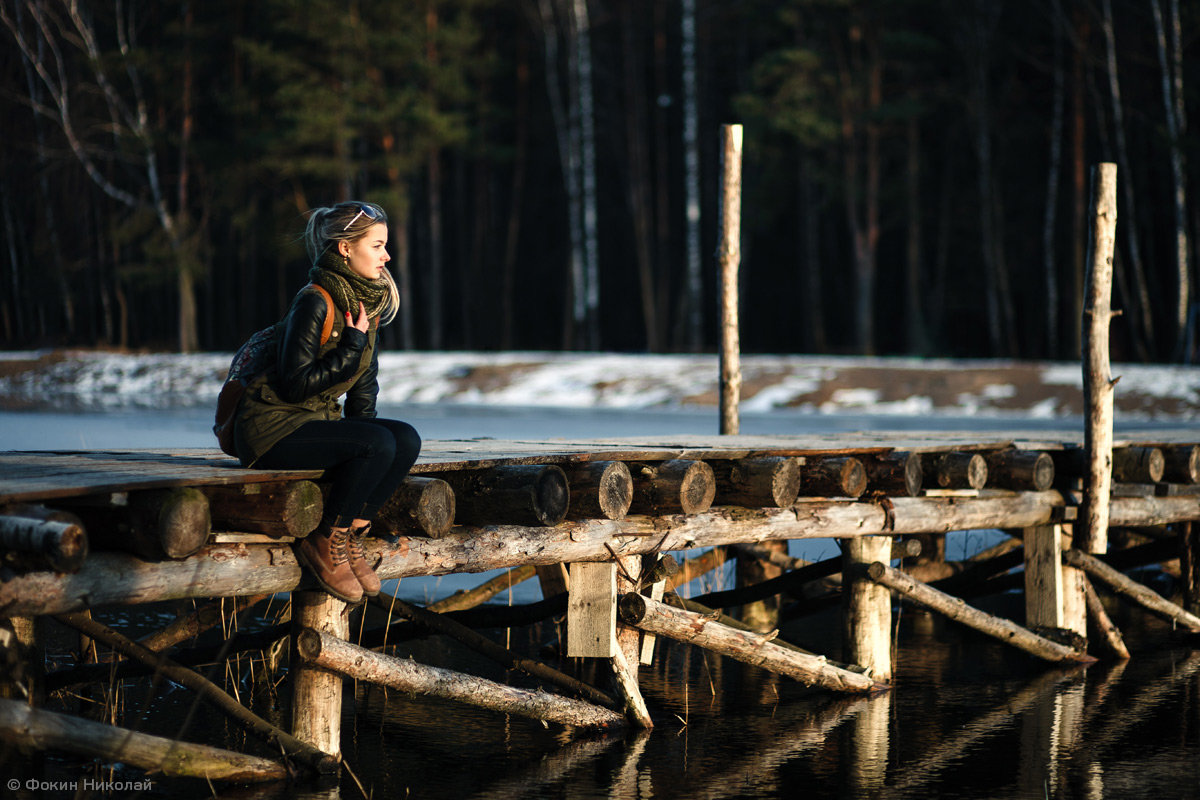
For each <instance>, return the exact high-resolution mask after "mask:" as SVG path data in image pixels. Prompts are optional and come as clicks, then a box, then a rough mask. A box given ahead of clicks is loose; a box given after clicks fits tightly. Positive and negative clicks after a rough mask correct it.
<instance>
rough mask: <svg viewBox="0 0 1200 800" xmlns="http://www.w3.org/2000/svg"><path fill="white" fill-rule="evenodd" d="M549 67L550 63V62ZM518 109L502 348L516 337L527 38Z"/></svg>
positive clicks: (522, 46)
mask: <svg viewBox="0 0 1200 800" xmlns="http://www.w3.org/2000/svg"><path fill="white" fill-rule="evenodd" d="M547 69H549V65H547ZM515 95H516V103H517V106H516V112H515V114H514V120H513V121H514V124H515V125H516V130H515V131H514V139H515V150H516V155H515V156H514V159H513V177H512V192H511V194H510V195H509V198H508V233H507V235H506V236H505V237H504V262H503V266H502V267H501V276H500V349H501V350H511V349H512V348H513V344H514V341H515V338H516V333H515V331H514V330H513V325H514V318H515V312H514V309H515V301H516V297H515V295H514V292H515V291H516V269H517V244H518V241H519V237H520V232H521V205H522V203H523V202H524V199H525V177H526V174H527V172H528V170H527V165H528V163H529V48H528V45H527V43H526V40H525V38H524V37H521V40H520V41H519V42H518V43H517V71H516V89H515Z"/></svg>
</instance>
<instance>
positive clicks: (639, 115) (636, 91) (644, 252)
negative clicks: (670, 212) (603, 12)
mask: <svg viewBox="0 0 1200 800" xmlns="http://www.w3.org/2000/svg"><path fill="white" fill-rule="evenodd" d="M631 8H632V6H625V13H624V19H623V20H622V21H621V43H622V49H623V51H624V57H623V58H622V62H623V67H624V73H625V97H626V108H625V113H624V115H623V116H624V117H625V140H626V147H627V152H628V159H627V164H626V171H627V174H628V181H629V211H630V214H631V215H632V217H633V240H634V254H635V256H636V258H637V273H638V286H639V288H640V290H641V291H640V294H641V301H642V303H641V305H642V325H643V326H644V327H645V329H646V347H647V349H649V350H650V352H652V353H653V352H659V351H660V350H661V349H662V343H661V342H660V341H659V339H658V320H657V319H656V318H655V312H656V310H657V307H658V304H657V302H656V299H655V294H654V286H655V281H654V259H653V256H652V251H653V247H652V242H651V237H652V233H651V230H650V228H651V220H652V219H653V212H652V211H651V206H650V202H651V201H650V193H651V190H652V187H651V185H650V163H649V162H650V159H649V158H648V156H647V143H646V137H645V135H644V132H645V127H646V126H645V119H644V113H643V109H644V108H645V105H646V93H645V91H644V90H643V88H642V79H641V74H642V65H641V63H640V62H639V60H638V57H637V52H638V50H637V41H636V27H635V26H636V19H637V17H638V16H640V15H637V14H633V13H630V10H631Z"/></svg>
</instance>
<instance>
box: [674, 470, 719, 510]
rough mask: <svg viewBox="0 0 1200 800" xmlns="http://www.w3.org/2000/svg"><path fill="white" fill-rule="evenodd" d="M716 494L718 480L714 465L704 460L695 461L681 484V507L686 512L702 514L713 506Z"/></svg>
mask: <svg viewBox="0 0 1200 800" xmlns="http://www.w3.org/2000/svg"><path fill="white" fill-rule="evenodd" d="M716 494H717V482H716V478H715V477H714V476H713V471H712V467H710V466H709V465H708V464H706V463H704V462H703V461H693V462H692V463H691V465H690V466H689V467H688V468H687V471H686V472H685V473H684V476H683V483H682V485H681V486H680V490H679V505H680V509H681V510H682V511H683V513H684V514H702V513H704V512H705V511H708V509H709V508H710V507H712V504H713V500H714V499H715V498H716Z"/></svg>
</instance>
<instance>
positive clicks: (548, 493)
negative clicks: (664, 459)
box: [443, 464, 571, 526]
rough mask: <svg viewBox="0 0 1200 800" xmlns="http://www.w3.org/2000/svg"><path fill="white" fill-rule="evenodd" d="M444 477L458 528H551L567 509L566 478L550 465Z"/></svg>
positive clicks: (459, 473) (568, 496) (534, 465)
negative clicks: (511, 526) (519, 526)
mask: <svg viewBox="0 0 1200 800" xmlns="http://www.w3.org/2000/svg"><path fill="white" fill-rule="evenodd" d="M443 477H444V478H445V480H446V482H447V483H448V484H450V486H451V488H453V489H454V502H455V506H456V508H457V510H456V512H455V515H454V519H455V521H456V522H457V523H458V524H460V525H504V524H511V525H546V526H553V525H557V524H558V523H560V522H562V521H563V519H565V518H566V516H567V508H568V507H569V506H570V500H571V492H570V488H569V485H568V483H567V475H566V473H565V472H563V470H562V467H558V466H555V465H553V464H529V465H526V464H506V465H502V466H498V467H490V468H488V469H478V470H462V471H460V472H446V473H443Z"/></svg>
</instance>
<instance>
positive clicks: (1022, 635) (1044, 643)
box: [867, 561, 1096, 664]
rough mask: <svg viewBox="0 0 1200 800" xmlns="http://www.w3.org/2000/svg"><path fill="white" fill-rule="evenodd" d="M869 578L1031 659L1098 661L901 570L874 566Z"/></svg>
mask: <svg viewBox="0 0 1200 800" xmlns="http://www.w3.org/2000/svg"><path fill="white" fill-rule="evenodd" d="M867 574H868V575H870V576H871V580H873V581H875V582H877V583H880V584H882V585H883V586H886V587H888V588H889V589H891V590H892V591H895V592H899V593H900V594H902V595H904V596H905V597H907V598H909V599H910V600H912V601H913V602H915V603H919V604H920V605H923V606H925V607H926V608H929V609H931V610H933V611H937V612H938V613H940V614H943V615H944V616H946V617H949V618H950V619H952V620H954V621H956V622H961V623H962V624H964V625H966V626H967V627H969V628H974V629H975V630H977V631H979V632H980V633H985V634H987V635H988V636H991V637H993V638H995V639H999V640H1000V641H1002V642H1005V643H1007V644H1011V645H1012V646H1013V647H1016V648H1018V649H1020V650H1024V651H1025V652H1026V653H1029V654H1030V655H1034V656H1037V657H1038V658H1043V659H1045V660H1047V661H1054V662H1060V663H1066V662H1078V663H1082V664H1087V663H1090V662H1093V661H1095V660H1096V659H1094V658H1092V657H1091V656H1089V655H1088V654H1086V653H1080V652H1078V651H1076V650H1072V649H1071V648H1069V647H1065V646H1063V645H1061V644H1059V643H1058V642H1052V641H1050V640H1049V639H1046V638H1044V637H1041V636H1038V635H1037V634H1036V633H1033V632H1032V631H1029V630H1027V629H1025V628H1022V627H1021V626H1020V625H1017V624H1016V623H1015V622H1011V621H1010V620H1007V619H1004V618H1002V617H996V616H993V615H991V614H987V613H984V612H983V611H980V610H979V609H977V608H972V607H971V606H969V605H967V604H966V603H964V602H963V601H962V600H961V599H959V598H957V597H952V596H951V595H948V594H945V593H944V592H939V591H938V590H937V589H934V588H933V587H931V586H926V585H925V584H923V583H921V582H920V581H915V580H913V579H912V578H911V577H909V576H908V575H906V574H904V573H903V572H901V571H900V570H898V569H893V568H892V567H889V566H888V565H887V564H884V563H882V562H880V561H876V562H875V563H874V564H872V565H871V566H870V567H869V568H868V570H867Z"/></svg>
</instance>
